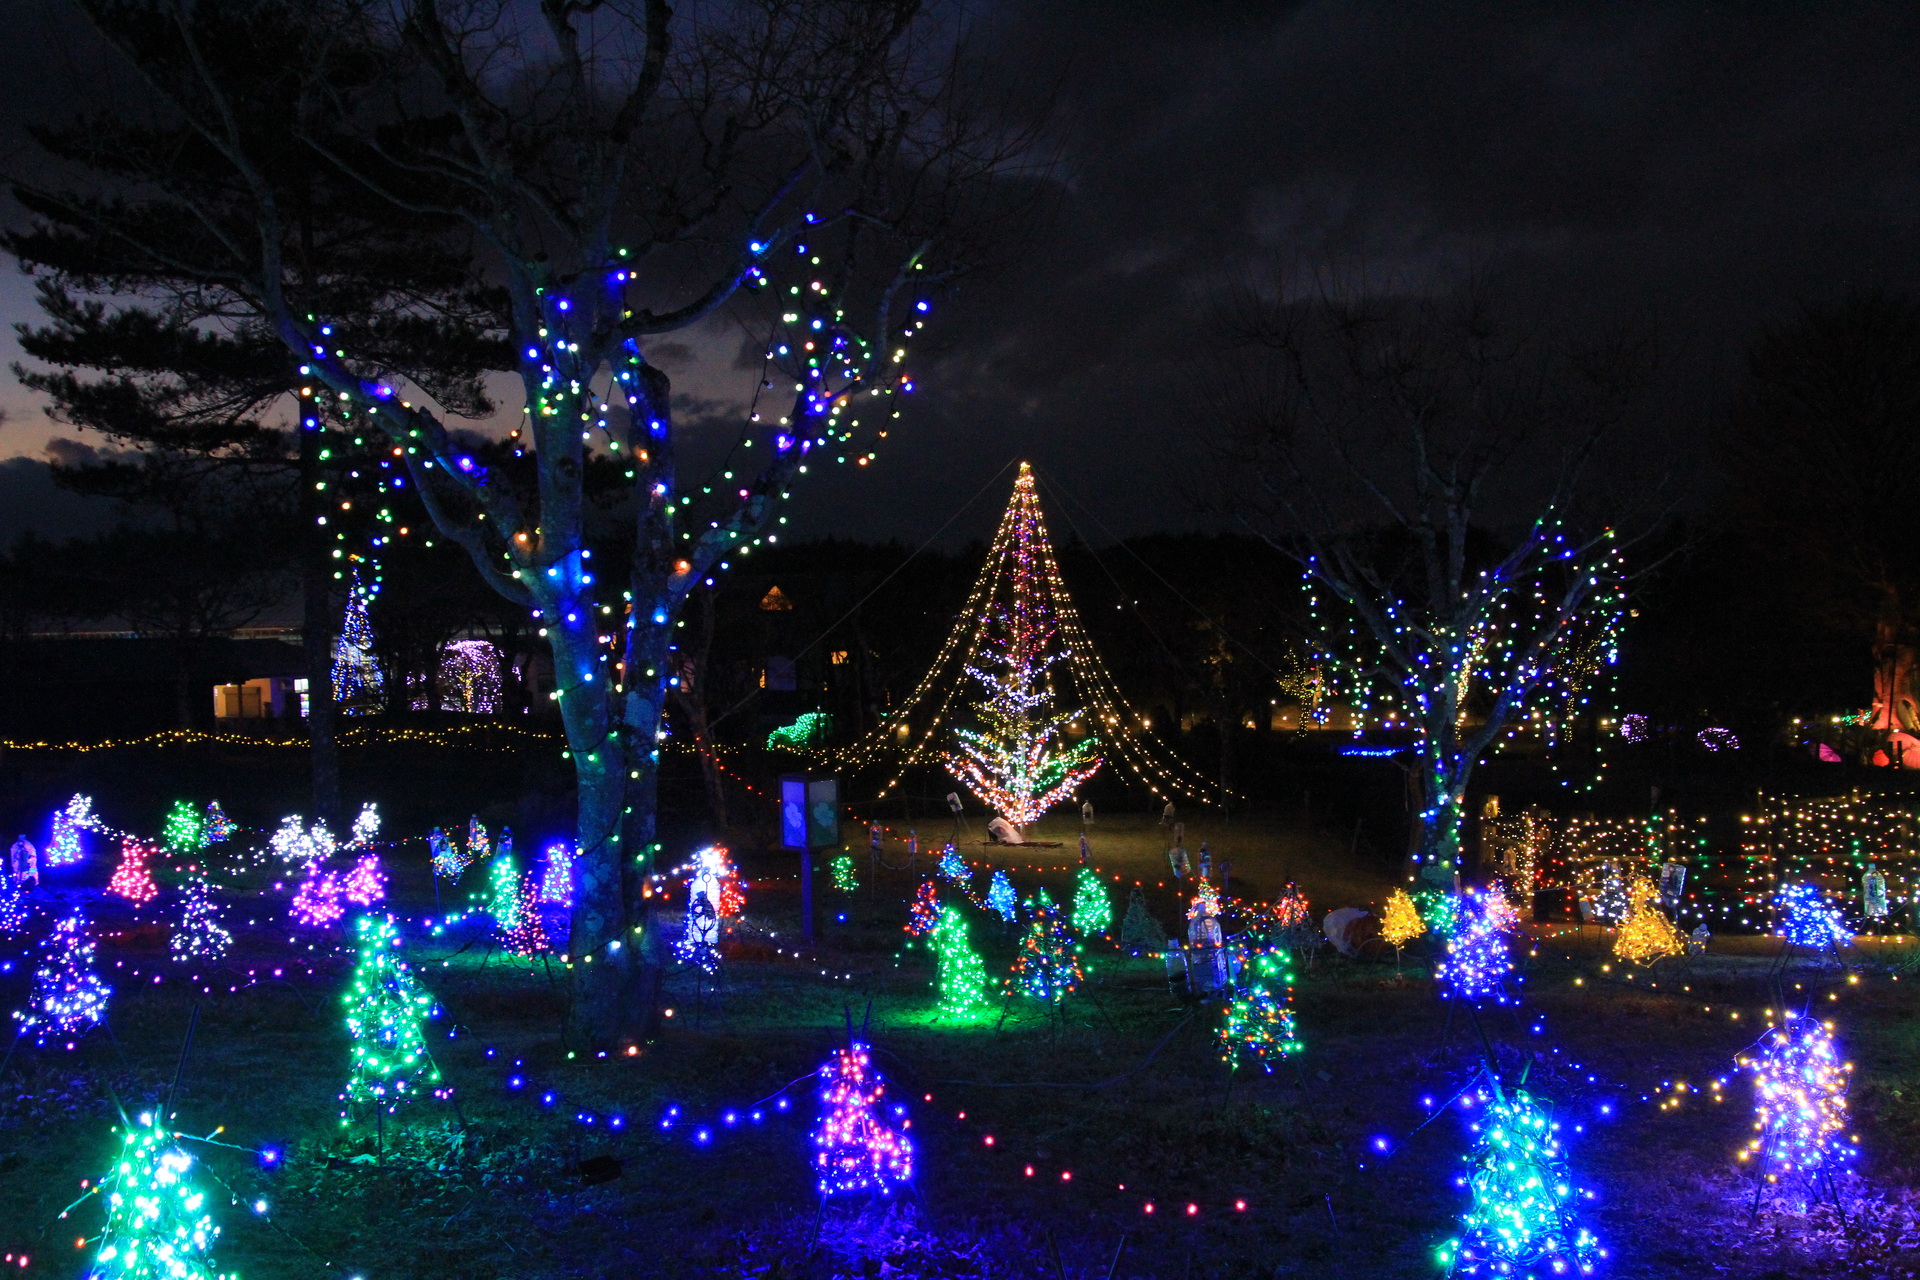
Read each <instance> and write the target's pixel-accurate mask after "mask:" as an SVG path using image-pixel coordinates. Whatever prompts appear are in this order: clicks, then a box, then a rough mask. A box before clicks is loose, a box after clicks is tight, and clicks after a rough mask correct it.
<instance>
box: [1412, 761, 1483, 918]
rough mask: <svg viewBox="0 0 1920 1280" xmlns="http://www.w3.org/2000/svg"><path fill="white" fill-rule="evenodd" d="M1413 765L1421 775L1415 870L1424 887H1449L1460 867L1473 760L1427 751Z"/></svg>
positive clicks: (1416, 816) (1416, 820)
mask: <svg viewBox="0 0 1920 1280" xmlns="http://www.w3.org/2000/svg"><path fill="white" fill-rule="evenodd" d="M1414 767H1415V768H1416V769H1417V770H1419V777H1420V812H1419V813H1418V814H1416V815H1415V816H1414V821H1415V822H1416V823H1417V824H1419V825H1418V830H1419V833H1420V838H1419V844H1418V846H1417V849H1418V852H1417V853H1416V854H1415V857H1414V861H1415V863H1416V864H1417V865H1416V866H1415V868H1414V870H1415V872H1416V874H1418V875H1419V877H1420V879H1421V881H1422V882H1423V883H1424V885H1425V887H1427V888H1433V889H1450V888H1452V887H1453V878H1454V873H1455V872H1456V871H1458V870H1459V867H1460V832H1461V825H1462V818H1463V816H1464V815H1463V813H1462V811H1461V805H1462V803H1463V801H1464V798H1465V796H1466V791H1467V777H1468V775H1469V774H1470V773H1471V772H1472V769H1473V761H1472V760H1471V759H1468V758H1464V757H1456V758H1455V759H1453V760H1447V759H1445V758H1441V759H1438V760H1436V759H1435V758H1434V756H1433V754H1427V755H1424V756H1423V757H1422V758H1421V760H1420V761H1419V763H1417V764H1416V765H1415V766H1414Z"/></svg>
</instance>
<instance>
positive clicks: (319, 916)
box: [293, 863, 347, 929]
mask: <svg viewBox="0 0 1920 1280" xmlns="http://www.w3.org/2000/svg"><path fill="white" fill-rule="evenodd" d="M346 913H347V909H346V907H345V906H344V905H343V904H342V903H341V901H340V881H339V879H338V878H337V877H336V876H335V875H334V874H333V872H331V871H325V870H322V869H321V868H320V866H319V864H318V863H316V864H314V865H313V866H312V867H310V868H308V870H307V878H306V879H305V880H303V881H301V882H300V888H299V890H298V891H297V892H295V893H294V895H293V918H294V919H295V920H297V921H299V922H300V923H301V924H303V925H306V926H307V927H308V928H310V929H320V928H324V927H325V926H327V925H330V924H334V923H336V922H337V921H338V920H339V919H340V917H341V916H344V915H345V914H346Z"/></svg>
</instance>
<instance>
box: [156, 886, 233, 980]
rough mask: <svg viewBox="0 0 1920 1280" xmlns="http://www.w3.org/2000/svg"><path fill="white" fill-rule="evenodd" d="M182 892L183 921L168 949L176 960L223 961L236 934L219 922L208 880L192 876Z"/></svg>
mask: <svg viewBox="0 0 1920 1280" xmlns="http://www.w3.org/2000/svg"><path fill="white" fill-rule="evenodd" d="M180 892H181V907H180V922H179V923H178V924H176V925H175V926H174V928H173V936H172V937H171V938H170V939H168V943H167V946H168V950H170V951H171V952H172V953H173V958H174V959H175V960H218V959H220V958H221V957H222V956H224V955H226V954H227V950H228V948H230V947H232V946H233V935H232V934H231V933H229V932H227V929H226V927H225V926H224V925H222V924H221V923H220V910H219V908H218V907H216V906H215V905H214V901H213V893H212V890H211V889H210V888H209V887H208V885H207V881H206V878H205V877H204V876H189V877H188V878H187V882H186V884H185V885H184V886H183V887H182V889H181V891H180Z"/></svg>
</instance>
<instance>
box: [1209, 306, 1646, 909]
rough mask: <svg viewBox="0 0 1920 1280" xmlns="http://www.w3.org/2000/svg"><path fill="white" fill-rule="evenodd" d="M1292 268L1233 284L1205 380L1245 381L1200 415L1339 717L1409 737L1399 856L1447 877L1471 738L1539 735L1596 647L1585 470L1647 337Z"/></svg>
mask: <svg viewBox="0 0 1920 1280" xmlns="http://www.w3.org/2000/svg"><path fill="white" fill-rule="evenodd" d="M1289 283H1290V282H1287V281H1283V280H1275V281H1272V282H1271V284H1270V285H1269V284H1267V283H1266V282H1262V283H1260V284H1255V285H1250V286H1249V287H1248V288H1247V289H1245V290H1243V291H1242V292H1241V294H1239V295H1238V302H1239V304H1240V305H1237V306H1236V307H1235V308H1233V309H1232V311H1231V312H1229V313H1228V315H1227V316H1226V317H1225V318H1224V323H1225V325H1226V326H1227V327H1229V328H1230V330H1231V332H1230V333H1225V334H1222V335H1220V336H1221V345H1222V347H1223V348H1224V349H1230V350H1233V351H1234V352H1235V353H1236V354H1235V355H1234V356H1233V359H1234V360H1235V362H1236V365H1237V367H1236V368H1235V369H1233V370H1232V371H1231V372H1230V374H1229V375H1228V376H1227V377H1225V378H1224V379H1222V380H1221V381H1220V382H1219V383H1218V384H1217V385H1222V386H1226V387H1229V388H1243V389H1245V394H1241V392H1240V391H1238V390H1229V391H1227V392H1226V393H1224V394H1225V397H1226V402H1224V403H1221V404H1219V405H1217V406H1216V411H1215V412H1214V413H1213V414H1212V418H1213V420H1214V421H1216V422H1218V423H1220V424H1221V428H1220V430H1221V432H1222V437H1223V438H1222V439H1221V440H1220V441H1219V444H1220V446H1221V447H1222V448H1224V449H1225V450H1227V451H1228V453H1229V455H1230V456H1231V457H1232V458H1233V460H1234V465H1233V466H1232V467H1231V468H1230V470H1229V471H1228V472H1227V476H1228V480H1229V483H1230V484H1231V485H1232V486H1233V493H1232V496H1231V497H1230V498H1229V501H1230V502H1231V503H1232V504H1233V506H1234V508H1235V510H1236V514H1237V515H1238V516H1239V518H1240V519H1241V521H1242V523H1243V524H1245V525H1246V526H1247V527H1248V528H1250V529H1252V530H1254V531H1256V532H1258V533H1260V534H1261V535H1262V536H1263V537H1264V538H1265V539H1266V540H1267V541H1268V542H1269V543H1270V544H1271V545H1272V546H1274V547H1275V548H1276V549H1277V550H1280V551H1281V552H1283V553H1284V554H1286V555H1288V556H1290V557H1291V558H1293V559H1294V560H1295V562H1296V563H1298V564H1299V566H1300V569H1301V574H1302V578H1303V582H1304V584H1305V586H1306V588H1307V597H1308V606H1309V609H1310V610H1311V611H1312V617H1313V623H1314V631H1315V632H1316V635H1315V644H1314V648H1315V652H1314V653H1313V655H1312V658H1313V665H1314V666H1315V667H1316V668H1317V669H1318V675H1319V677H1320V679H1321V680H1322V681H1323V682H1324V688H1325V690H1326V692H1328V693H1338V694H1342V695H1344V697H1345V698H1346V699H1347V700H1348V701H1349V702H1350V703H1351V705H1352V706H1353V707H1354V709H1355V712H1356V714H1357V717H1358V722H1357V723H1356V724H1355V726H1354V727H1355V728H1362V727H1365V728H1372V727H1375V726H1376V725H1379V724H1382V723H1384V722H1385V720H1386V718H1387V716H1388V714H1389V713H1391V715H1392V717H1393V720H1394V723H1395V724H1397V725H1399V726H1402V727H1406V728H1410V729H1412V730H1414V731H1415V733H1416V734H1417V735H1418V736H1417V739H1416V742H1415V745H1414V752H1415V756H1416V759H1417V764H1416V766H1415V768H1414V769H1413V774H1414V777H1415V780H1416V781H1417V784H1418V785H1419V787H1420V790H1421V804H1420V807H1419V810H1418V823H1419V827H1418V832H1417V835H1418V841H1417V845H1416V848H1415V851H1414V855H1413V856H1414V860H1415V862H1416V864H1417V865H1418V870H1419V874H1420V875H1421V877H1422V878H1423V879H1424V880H1425V882H1426V883H1427V884H1428V885H1429V886H1430V887H1439V888H1445V887H1447V886H1449V885H1450V884H1451V883H1452V880H1453V876H1454V872H1455V870H1456V869H1457V868H1458V867H1459V865H1460V835H1461V827H1462V823H1463V819H1464V816H1465V815H1464V811H1463V804H1464V801H1465V798H1466V793H1467V786H1468V783H1469V780H1470V779H1471V777H1472V773H1473V770H1474V767H1475V766H1476V765H1477V764H1478V762H1479V761H1480V759H1481V757H1482V756H1484V755H1485V754H1486V753H1487V752H1488V751H1489V750H1491V749H1492V748H1493V747H1494V745H1495V744H1497V743H1499V742H1500V741H1502V740H1503V739H1504V738H1506V737H1507V736H1508V735H1509V734H1511V733H1513V732H1515V731H1516V730H1518V729H1521V728H1530V729H1536V730H1538V731H1539V732H1540V733H1541V734H1542V736H1543V737H1544V738H1545V739H1546V742H1547V744H1548V745H1550V746H1551V745H1554V744H1555V743H1557V742H1558V741H1559V740H1561V739H1562V737H1563V736H1564V735H1565V734H1566V733H1567V732H1568V731H1570V729H1571V726H1572V725H1573V724H1574V723H1575V722H1576V721H1577V720H1578V719H1579V718H1580V716H1581V714H1582V713H1583V712H1584V711H1586V709H1587V708H1588V706H1589V704H1590V702H1591V700H1592V699H1593V697H1594V696H1595V695H1596V693H1598V692H1601V690H1599V689H1597V688H1596V686H1598V685H1601V684H1602V683H1605V682H1606V681H1607V680H1608V677H1609V676H1610V674H1611V671H1612V669H1613V667H1614V665H1615V663H1616V660H1617V657H1618V645H1619V637H1620V631H1621V627H1622V624H1623V620H1624V618H1625V616H1626V605H1625V600H1626V595H1625V589H1624V579H1625V571H1624V566H1623V563H1622V553H1621V547H1622V540H1621V538H1620V537H1619V536H1618V534H1617V532H1616V530H1615V529H1614V528H1612V527H1608V526H1606V525H1604V524H1602V523H1600V522H1598V521H1592V520H1589V519H1587V518H1586V516H1587V513H1588V510H1589V505H1590V504H1589V503H1588V502H1587V501H1586V500H1585V499H1586V496H1587V495H1586V494H1585V493H1583V491H1582V485H1583V482H1584V480H1585V479H1586V477H1587V476H1588V474H1589V472H1590V470H1591V468H1590V467H1589V465H1588V464H1589V463H1590V462H1591V460H1592V458H1593V456H1594V454H1595V451H1596V450H1598V449H1600V448H1601V447H1602V446H1603V443H1604V442H1605V441H1607V440H1608V439H1609V437H1610V434H1611V432H1612V430H1613V428H1614V427H1615V426H1616V425H1617V424H1618V423H1619V422H1620V421H1621V420H1622V418H1623V416H1624V413H1625V409H1626V406H1627V404H1628V401H1629V398H1630V397H1631V395H1632V393H1633V392H1634V390H1635V389H1636V388H1637V386H1638V385H1639V383H1640V380H1641V379H1640V375H1641V373H1642V372H1643V370H1644V367H1645V361H1646V356H1647V351H1646V347H1645V345H1644V344H1639V343H1635V342H1631V341H1626V340H1621V341H1615V342H1609V343H1604V344H1601V345H1599V346H1596V347H1585V348H1582V347H1581V346H1579V345H1578V344H1576V343H1571V342H1561V341H1558V340H1557V339H1556V337H1555V336H1554V335H1550V334H1548V333H1547V332H1544V331H1542V330H1540V329H1539V328H1538V327H1537V326H1531V325H1528V324H1526V323H1525V322H1523V321H1521V320H1519V318H1517V317H1510V316H1507V315H1505V314H1502V312H1501V310H1500V309H1499V308H1498V307H1496V306H1495V305H1494V304H1493V302H1492V301H1491V300H1490V299H1489V298H1488V297H1487V296H1486V291H1485V289H1484V288H1483V287H1482V286H1481V284H1480V282H1478V281H1473V282H1469V283H1466V284H1463V285H1462V286H1460V287H1459V288H1458V289H1455V290H1451V291H1441V292H1430V291H1427V292H1419V293H1417V294H1412V295H1408V294H1404V293H1403V294H1401V295H1399V296H1396V297H1392V298H1389V297H1387V296H1386V295H1387V293H1391V292H1392V291H1385V292H1383V291H1378V290H1375V289H1374V288H1372V287H1371V286H1372V284H1373V282H1371V281H1365V280H1361V281H1357V282H1356V283H1355V287H1354V288H1352V289H1351V290H1350V291H1346V290H1307V291H1305V294H1304V295H1303V294H1302V293H1301V292H1300V291H1297V290H1295V289H1292V288H1290V287H1288V285H1289ZM1256 389H1257V390H1256ZM1496 508H1497V509H1499V510H1500V511H1501V516H1500V518H1499V520H1498V522H1497V523H1498V524H1499V525H1500V526H1501V528H1502V529H1505V530H1510V532H1508V533H1505V534H1503V535H1500V536H1496V535H1493V534H1492V533H1490V532H1489V530H1490V529H1491V528H1492V527H1493V524H1494V523H1495V522H1494V521H1492V520H1490V518H1489V517H1490V512H1491V511H1492V510H1494V509H1496ZM1515 514H1519V515H1521V517H1522V518H1520V519H1518V520H1515V519H1514V518H1513V516H1514V515H1515ZM1536 716H1537V719H1536V718H1535V717H1536Z"/></svg>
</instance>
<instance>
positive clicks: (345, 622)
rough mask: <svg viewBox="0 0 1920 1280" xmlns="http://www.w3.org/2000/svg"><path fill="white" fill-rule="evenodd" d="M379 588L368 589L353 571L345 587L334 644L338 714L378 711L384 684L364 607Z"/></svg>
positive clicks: (334, 678)
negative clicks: (342, 612) (343, 609)
mask: <svg viewBox="0 0 1920 1280" xmlns="http://www.w3.org/2000/svg"><path fill="white" fill-rule="evenodd" d="M378 590H379V587H377V586H375V587H371V588H370V587H368V586H367V585H366V584H365V583H364V582H362V581H361V580H360V570H359V569H357V568H356V569H355V570H354V571H353V576H352V578H351V579H350V580H349V582H348V584H347V612H346V616H345V617H344V618H342V619H341V622H340V638H339V639H337V640H335V641H334V644H333V701H334V705H336V706H337V707H339V708H340V711H341V714H343V715H349V716H364V715H372V714H373V713H374V712H376V711H378V710H380V705H381V689H382V688H383V686H384V684H385V680H384V678H383V677H382V676H381V674H380V664H379V662H378V661H377V660H375V658H374V656H373V623H372V621H371V620H369V619H368V617H367V606H368V605H369V604H371V603H372V602H373V596H374V593H375V592H376V591H378Z"/></svg>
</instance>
